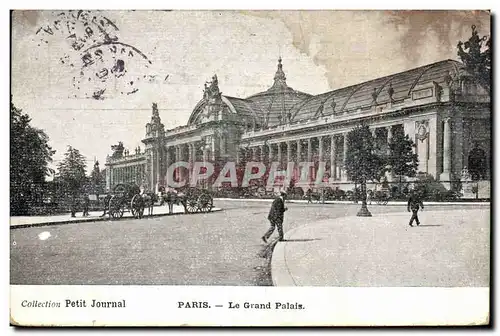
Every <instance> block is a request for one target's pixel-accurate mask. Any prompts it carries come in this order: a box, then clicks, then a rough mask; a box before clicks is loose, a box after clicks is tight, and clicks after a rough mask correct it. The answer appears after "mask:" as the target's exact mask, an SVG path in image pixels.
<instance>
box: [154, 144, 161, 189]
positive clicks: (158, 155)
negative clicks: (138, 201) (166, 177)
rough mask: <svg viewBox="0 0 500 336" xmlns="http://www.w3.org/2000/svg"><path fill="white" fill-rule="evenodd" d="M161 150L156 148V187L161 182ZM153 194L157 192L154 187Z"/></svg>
mask: <svg viewBox="0 0 500 336" xmlns="http://www.w3.org/2000/svg"><path fill="white" fill-rule="evenodd" d="M161 156H162V155H161V149H160V148H156V184H157V185H158V184H159V183H160V180H161ZM155 192H158V189H157V188H156V187H155Z"/></svg>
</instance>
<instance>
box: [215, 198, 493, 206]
mask: <svg viewBox="0 0 500 336" xmlns="http://www.w3.org/2000/svg"><path fill="white" fill-rule="evenodd" d="M214 200H216V201H240V202H268V203H270V202H272V201H273V199H269V198H263V199H260V198H214ZM286 202H287V203H298V204H300V203H304V204H307V200H287V201H286ZM372 202H373V203H372V204H369V205H370V206H375V205H377V206H384V205H382V204H376V203H375V202H374V201H372ZM310 204H311V205H319V204H321V205H325V204H327V205H328V204H352V205H360V204H361V202H358V203H354V202H353V201H325V203H321V202H313V203H310ZM406 204H408V202H405V201H390V202H388V203H387V204H386V205H406ZM427 205H443V206H447V205H466V206H471V205H475V206H490V205H491V204H490V202H424V206H427Z"/></svg>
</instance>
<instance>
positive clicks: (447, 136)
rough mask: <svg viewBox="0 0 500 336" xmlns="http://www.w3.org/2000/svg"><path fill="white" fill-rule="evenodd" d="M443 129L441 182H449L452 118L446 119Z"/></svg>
mask: <svg viewBox="0 0 500 336" xmlns="http://www.w3.org/2000/svg"><path fill="white" fill-rule="evenodd" d="M443 122H444V128H443V172H442V173H441V175H440V176H439V179H440V180H441V181H445V182H448V181H450V179H451V141H452V139H451V125H450V118H444V119H443Z"/></svg>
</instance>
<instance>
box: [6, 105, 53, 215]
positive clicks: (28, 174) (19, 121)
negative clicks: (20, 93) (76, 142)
mask: <svg viewBox="0 0 500 336" xmlns="http://www.w3.org/2000/svg"><path fill="white" fill-rule="evenodd" d="M30 122H31V118H30V117H29V115H28V114H25V113H23V112H22V110H21V109H18V108H16V107H15V106H14V104H13V103H12V97H11V104H10V132H11V139H10V184H11V185H10V187H11V197H10V211H11V213H12V214H14V215H21V214H27V213H28V212H29V210H30V209H29V208H30V205H32V204H34V203H35V202H37V198H39V197H40V195H41V194H42V193H43V185H44V182H45V177H46V176H48V175H50V174H53V173H54V171H53V170H52V169H51V168H49V164H50V163H51V162H52V155H54V153H55V151H54V150H52V148H51V147H50V146H49V145H48V142H49V137H48V136H47V134H45V132H44V131H43V130H40V129H38V128H35V127H33V126H31V125H30Z"/></svg>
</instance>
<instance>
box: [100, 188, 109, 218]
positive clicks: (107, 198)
mask: <svg viewBox="0 0 500 336" xmlns="http://www.w3.org/2000/svg"><path fill="white" fill-rule="evenodd" d="M110 200H111V194H110V193H109V192H108V193H107V194H106V197H104V212H103V213H102V215H101V217H104V216H106V213H108V208H109V201H110Z"/></svg>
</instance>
